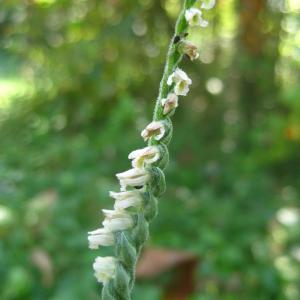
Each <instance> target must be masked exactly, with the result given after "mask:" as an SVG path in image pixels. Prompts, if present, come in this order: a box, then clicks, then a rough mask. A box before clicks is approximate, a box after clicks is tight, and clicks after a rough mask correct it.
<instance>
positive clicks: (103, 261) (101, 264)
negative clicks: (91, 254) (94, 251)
mask: <svg viewBox="0 0 300 300" xmlns="http://www.w3.org/2000/svg"><path fill="white" fill-rule="evenodd" d="M116 262H117V260H116V258H115V257H112V256H106V257H100V256H98V257H96V259H95V262H94V264H93V268H94V271H95V277H96V278H97V281H98V282H100V283H105V282H107V281H108V280H110V279H111V278H113V277H114V276H115V272H116Z"/></svg>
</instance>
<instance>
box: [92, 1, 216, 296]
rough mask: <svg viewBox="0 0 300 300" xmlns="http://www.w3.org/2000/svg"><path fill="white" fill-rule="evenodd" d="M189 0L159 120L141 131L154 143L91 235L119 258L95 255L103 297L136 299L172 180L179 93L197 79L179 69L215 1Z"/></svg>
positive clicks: (123, 176) (193, 50) (136, 157)
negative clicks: (140, 269) (139, 270)
mask: <svg viewBox="0 0 300 300" xmlns="http://www.w3.org/2000/svg"><path fill="white" fill-rule="evenodd" d="M196 2H197V1H196V0H185V2H184V5H183V8H182V10H181V12H180V14H179V17H178V19H177V22H176V27H175V34H174V37H173V38H172V40H171V43H170V47H169V51H168V55H167V60H166V65H165V69H164V74H163V78H162V80H161V84H160V89H159V95H158V98H157V101H156V105H155V110H154V114H153V121H152V122H151V123H150V124H148V125H147V126H146V128H145V129H144V130H143V131H142V132H141V136H142V138H143V139H144V141H145V142H147V143H148V145H147V146H146V147H144V148H142V149H138V150H134V151H132V152H131V153H130V154H129V156H128V158H129V159H130V160H131V162H132V168H131V169H129V170H127V171H125V172H122V173H118V174H116V176H117V178H118V180H119V182H120V191H118V192H109V195H110V197H112V198H113V199H114V200H115V203H114V209H113V210H107V209H103V213H104V221H103V222H102V225H103V227H102V228H99V229H96V230H94V231H91V232H89V233H88V241H89V247H90V248H91V249H98V248H99V247H100V246H106V247H112V248H113V250H114V255H113V256H107V257H100V256H98V257H97V258H96V259H95V262H94V264H93V268H94V271H95V277H96V279H97V281H98V282H100V283H102V284H103V289H102V299H103V300H110V299H111V300H113V299H114V300H130V299H131V291H132V289H133V286H134V281H135V267H136V263H137V259H138V257H139V253H140V251H141V249H142V247H143V245H144V243H145V241H146V240H147V238H148V235H149V223H150V222H151V220H152V219H153V218H154V217H155V216H156V214H157V199H158V198H159V197H160V196H161V195H162V194H163V193H164V191H165V188H166V184H165V176H164V173H163V170H164V169H165V167H166V166H167V164H168V160H169V153H168V147H167V146H168V144H169V142H170V139H171V137H172V122H171V117H172V115H173V114H174V112H175V110H176V108H177V107H178V100H179V99H178V98H179V96H186V95H187V94H188V92H189V88H190V85H191V84H192V80H191V79H190V78H189V77H188V75H187V74H186V73H185V72H184V71H183V70H182V69H180V68H179V67H178V65H179V63H180V62H181V60H182V57H183V56H184V55H186V56H188V57H189V58H190V59H191V60H195V59H197V58H198V56H199V53H198V50H197V47H196V45H194V44H193V43H192V42H190V41H188V40H186V36H187V34H188V30H189V28H190V27H195V26H200V27H206V26H207V25H208V22H207V21H206V20H205V19H203V13H202V10H206V9H211V8H213V7H214V5H215V0H202V1H201V4H200V9H198V8H196V7H194V5H195V3H196Z"/></svg>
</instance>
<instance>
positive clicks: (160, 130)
mask: <svg viewBox="0 0 300 300" xmlns="http://www.w3.org/2000/svg"><path fill="white" fill-rule="evenodd" d="M165 133H166V129H165V126H164V124H163V122H161V121H153V122H151V123H150V124H148V125H147V127H146V128H145V129H144V130H143V131H142V133H141V136H142V137H143V139H144V141H147V140H149V139H150V138H151V137H154V138H155V139H156V140H157V141H159V140H160V139H161V138H162V137H163V136H164V135H165Z"/></svg>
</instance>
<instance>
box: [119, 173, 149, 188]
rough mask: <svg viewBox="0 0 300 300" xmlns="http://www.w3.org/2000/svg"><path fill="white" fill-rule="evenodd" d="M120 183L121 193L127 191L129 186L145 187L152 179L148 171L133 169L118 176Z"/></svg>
mask: <svg viewBox="0 0 300 300" xmlns="http://www.w3.org/2000/svg"><path fill="white" fill-rule="evenodd" d="M116 176H117V178H118V179H119V181H120V185H121V191H122V192H123V191H125V190H126V187H127V186H133V187H136V186H144V185H145V184H146V183H147V182H148V181H149V179H150V175H149V173H148V171H146V170H145V169H137V168H133V169H130V170H128V171H125V172H123V173H118V174H116Z"/></svg>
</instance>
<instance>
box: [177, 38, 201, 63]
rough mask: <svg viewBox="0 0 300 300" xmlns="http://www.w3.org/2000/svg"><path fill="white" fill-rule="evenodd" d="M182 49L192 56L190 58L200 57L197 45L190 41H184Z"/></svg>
mask: <svg viewBox="0 0 300 300" xmlns="http://www.w3.org/2000/svg"><path fill="white" fill-rule="evenodd" d="M180 49H181V50H182V52H183V53H184V54H186V55H187V56H188V57H189V58H190V60H194V59H197V58H198V57H199V52H198V48H197V46H196V45H195V44H193V43H192V42H190V41H182V43H181V45H180Z"/></svg>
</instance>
